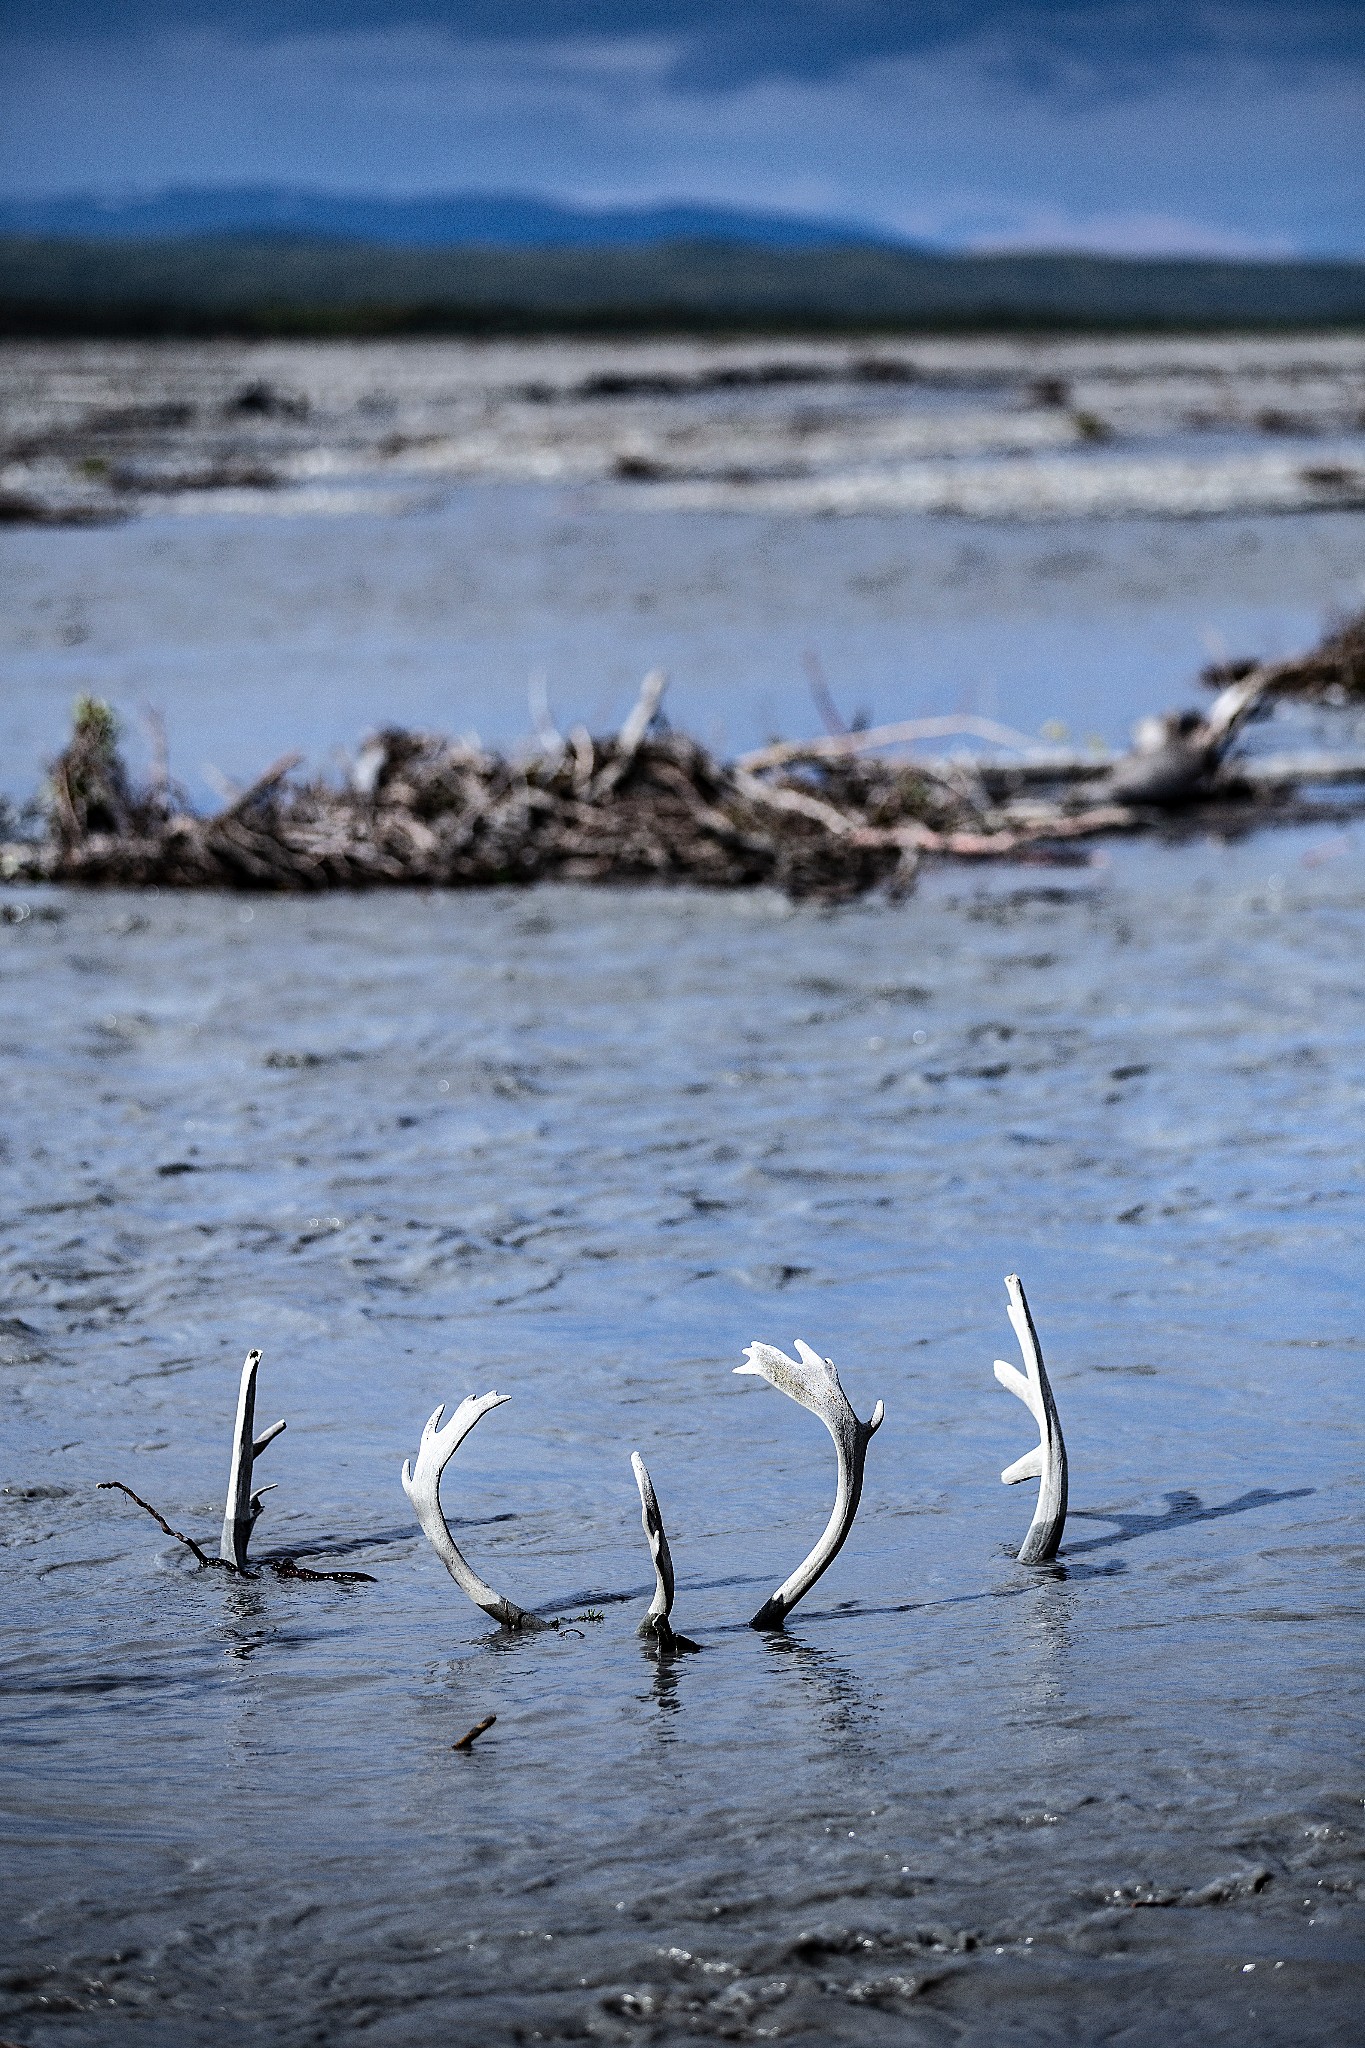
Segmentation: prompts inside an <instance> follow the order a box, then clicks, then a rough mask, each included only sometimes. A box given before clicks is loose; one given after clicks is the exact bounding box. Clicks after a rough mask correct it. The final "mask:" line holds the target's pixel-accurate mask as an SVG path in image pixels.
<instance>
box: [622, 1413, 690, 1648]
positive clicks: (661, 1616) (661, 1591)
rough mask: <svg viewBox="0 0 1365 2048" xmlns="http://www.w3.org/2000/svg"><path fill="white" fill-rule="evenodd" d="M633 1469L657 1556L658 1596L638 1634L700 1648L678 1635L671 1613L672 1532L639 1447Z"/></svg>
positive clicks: (669, 1645) (655, 1640) (666, 1644)
mask: <svg viewBox="0 0 1365 2048" xmlns="http://www.w3.org/2000/svg"><path fill="white" fill-rule="evenodd" d="M630 1463H631V1470H632V1471H633V1472H634V1474H635V1484H636V1485H637V1486H638V1487H639V1489H640V1520H641V1522H642V1523H643V1525H644V1532H645V1536H646V1539H647V1540H648V1543H649V1554H650V1556H651V1557H652V1558H653V1560H654V1598H653V1599H652V1600H651V1601H650V1603H649V1608H648V1611H647V1612H646V1614H645V1617H644V1619H643V1621H642V1622H641V1623H640V1626H639V1629H638V1631H637V1633H638V1634H640V1635H642V1636H644V1637H645V1638H646V1640H647V1641H651V1642H653V1643H655V1644H657V1646H658V1648H659V1649H660V1650H661V1651H668V1650H699V1649H700V1648H701V1645H700V1643H694V1642H692V1641H691V1640H690V1638H689V1637H687V1636H680V1635H678V1634H677V1633H676V1632H675V1631H674V1628H673V1624H672V1622H671V1621H670V1620H669V1616H670V1615H671V1614H672V1612H673V1558H672V1554H671V1552H670V1551H669V1548H668V1536H667V1534H666V1532H665V1530H664V1518H663V1511H662V1509H661V1508H660V1506H659V1498H658V1495H657V1494H656V1493H655V1491H654V1482H653V1480H652V1479H651V1478H650V1476H649V1468H648V1466H647V1465H646V1464H645V1461H644V1459H643V1458H642V1457H641V1456H640V1453H639V1452H638V1451H632V1452H631V1454H630Z"/></svg>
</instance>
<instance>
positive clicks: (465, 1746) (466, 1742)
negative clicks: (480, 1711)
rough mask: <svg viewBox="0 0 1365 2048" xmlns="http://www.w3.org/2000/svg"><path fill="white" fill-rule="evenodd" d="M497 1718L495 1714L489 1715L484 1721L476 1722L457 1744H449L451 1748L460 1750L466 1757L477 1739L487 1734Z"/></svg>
mask: <svg viewBox="0 0 1365 2048" xmlns="http://www.w3.org/2000/svg"><path fill="white" fill-rule="evenodd" d="M497 1718H498V1717H497V1715H496V1714H489V1715H488V1716H487V1718H486V1719H485V1720H482V1721H476V1722H475V1723H474V1726H473V1727H472V1728H471V1729H470V1731H469V1733H468V1734H467V1735H462V1736H461V1737H460V1739H459V1741H458V1742H452V1743H451V1745H450V1746H451V1748H452V1749H462V1750H464V1752H465V1754H466V1755H468V1753H469V1751H470V1750H471V1749H472V1748H473V1747H474V1744H475V1743H476V1742H477V1741H478V1739H479V1737H480V1736H481V1735H486V1734H487V1732H488V1730H489V1729H490V1728H491V1727H492V1726H493V1723H494V1722H495V1721H496V1720H497Z"/></svg>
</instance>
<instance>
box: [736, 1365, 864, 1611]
mask: <svg viewBox="0 0 1365 2048" xmlns="http://www.w3.org/2000/svg"><path fill="white" fill-rule="evenodd" d="M796 1348H797V1350H798V1352H799V1353H800V1354H801V1356H800V1361H799V1363H798V1361H797V1360H796V1359H795V1358H788V1356H787V1354H786V1352H785V1351H778V1350H777V1349H776V1347H775V1346H774V1345H772V1344H751V1345H750V1346H749V1348H748V1350H747V1351H746V1352H745V1354H744V1360H745V1362H744V1364H743V1365H737V1366H736V1367H735V1371H736V1372H740V1373H744V1372H751V1373H755V1374H757V1376H758V1378H759V1379H764V1380H767V1381H768V1383H769V1385H771V1386H774V1387H776V1388H777V1390H778V1392H779V1393H781V1394H790V1396H791V1398H792V1400H793V1401H799V1402H800V1403H801V1406H802V1407H803V1408H809V1409H810V1412H811V1414H812V1415H818V1416H819V1418H820V1420H821V1421H822V1422H823V1423H824V1425H825V1428H826V1429H827V1430H828V1431H829V1433H830V1435H831V1436H832V1437H833V1439H834V1448H835V1451H836V1453H837V1454H838V1459H839V1490H838V1492H837V1493H836V1494H835V1496H834V1509H833V1512H832V1513H831V1515H830V1518H829V1522H828V1524H827V1526H826V1528H825V1533H824V1535H823V1536H822V1537H821V1538H820V1541H819V1542H818V1543H817V1544H816V1546H815V1548H814V1550H812V1552H811V1554H810V1556H809V1557H808V1558H807V1559H806V1560H805V1562H804V1563H803V1564H800V1565H798V1566H797V1568H796V1570H795V1571H794V1572H793V1573H792V1575H791V1577H790V1578H789V1579H785V1580H784V1581H783V1583H782V1584H781V1585H780V1586H779V1587H778V1589H777V1591H776V1592H775V1593H774V1594H773V1595H772V1597H771V1598H770V1599H768V1600H765V1601H764V1603H763V1605H762V1606H761V1607H760V1608H759V1610H758V1613H757V1614H756V1615H755V1616H754V1618H753V1621H752V1622H751V1624H750V1626H751V1627H752V1628H781V1626H782V1624H783V1622H784V1621H785V1620H786V1618H787V1616H788V1615H789V1614H790V1613H791V1610H792V1608H793V1607H795V1605H796V1603H797V1601H798V1600H800V1599H802V1598H803V1597H804V1595H805V1594H807V1593H809V1591H810V1589H811V1587H812V1586H813V1585H814V1584H815V1582H816V1580H817V1579H818V1578H819V1576H820V1574H821V1573H822V1572H823V1571H824V1569H825V1567H826V1566H827V1565H830V1564H832V1563H833V1562H834V1559H835V1558H836V1557H837V1556H838V1555H839V1552H840V1550H841V1549H842V1548H843V1545H844V1539H845V1538H846V1537H847V1535H848V1532H849V1530H850V1529H851V1528H852V1527H853V1517H854V1516H855V1515H856V1514H857V1512H858V1502H859V1500H860V1498H861V1497H862V1491H863V1463H864V1460H865V1459H866V1457H867V1447H868V1445H869V1443H871V1441H872V1438H873V1437H874V1436H875V1434H876V1432H877V1431H878V1430H879V1429H880V1428H881V1426H882V1418H883V1416H884V1415H885V1413H886V1410H885V1409H884V1408H883V1407H882V1404H881V1402H880V1401H878V1403H877V1405H876V1407H875V1408H874V1409H873V1411H872V1419H871V1421H870V1422H859V1420H858V1418H857V1416H856V1415H855V1414H854V1412H853V1410H852V1408H851V1407H850V1406H849V1400H848V1396H847V1394H845V1392H844V1390H843V1388H842V1387H841V1386H840V1384H839V1375H838V1373H837V1372H836V1370H835V1367H834V1360H833V1359H832V1358H821V1356H820V1354H819V1352H818V1351H812V1350H811V1348H810V1345H809V1344H803V1343H802V1342H801V1339H800V1338H799V1337H798V1338H797V1340H796Z"/></svg>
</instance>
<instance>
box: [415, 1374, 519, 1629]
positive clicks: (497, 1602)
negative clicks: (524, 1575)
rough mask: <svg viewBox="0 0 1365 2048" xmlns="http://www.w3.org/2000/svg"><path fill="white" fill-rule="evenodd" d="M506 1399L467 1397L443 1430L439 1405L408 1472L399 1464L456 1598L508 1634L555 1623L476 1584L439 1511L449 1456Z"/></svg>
mask: <svg viewBox="0 0 1365 2048" xmlns="http://www.w3.org/2000/svg"><path fill="white" fill-rule="evenodd" d="M511 1398H512V1397H511V1395H510V1394H494V1393H488V1394H480V1395H478V1396H477V1397H476V1396H475V1395H473V1394H471V1395H469V1397H468V1399H466V1400H464V1401H461V1403H460V1405H459V1407H458V1408H457V1409H456V1410H455V1413H454V1414H453V1415H452V1416H451V1418H450V1420H449V1422H447V1423H446V1424H445V1426H444V1427H442V1425H441V1417H442V1416H443V1415H444V1414H445V1411H446V1404H445V1402H444V1401H442V1403H441V1405H440V1407H439V1408H437V1409H436V1410H435V1412H434V1413H433V1415H432V1416H431V1419H430V1420H429V1421H428V1423H427V1426H426V1428H425V1429H424V1430H423V1431H422V1442H421V1445H420V1446H419V1448H418V1452H417V1464H416V1468H415V1469H414V1467H413V1465H412V1464H411V1462H410V1461H409V1460H407V1459H405V1460H404V1463H403V1491H404V1493H405V1494H406V1495H407V1497H408V1499H409V1500H410V1501H411V1502H412V1505H413V1507H414V1508H415V1510H416V1512H417V1519H418V1521H419V1522H420V1523H421V1525H422V1533H423V1535H424V1536H425V1537H426V1539H427V1542H428V1543H429V1544H430V1545H431V1547H432V1549H433V1550H434V1551H435V1552H436V1555H437V1556H438V1557H439V1558H440V1560H441V1563H442V1564H443V1565H444V1566H445V1568H446V1570H447V1571H448V1572H449V1573H450V1576H451V1578H452V1579H454V1581H455V1583H456V1585H457V1586H458V1587H459V1589H460V1591H461V1592H462V1593H467V1594H468V1596H469V1598H470V1599H471V1600H472V1601H473V1602H474V1605H475V1606H476V1607H481V1608H482V1609H483V1611H484V1613H485V1614H487V1615H491V1617H492V1618H493V1620H494V1621H497V1622H500V1623H501V1624H502V1626H503V1627H504V1628H508V1629H537V1628H550V1627H553V1626H554V1625H555V1624H553V1623H551V1622H548V1621H542V1620H541V1618H540V1616H539V1615H538V1614H528V1613H527V1612H526V1609H525V1608H524V1607H518V1606H517V1604H516V1602H515V1600H506V1599H504V1598H503V1596H502V1594H501V1593H495V1592H494V1590H493V1588H492V1587H491V1586H490V1585H488V1584H486V1583H485V1581H484V1580H483V1579H481V1578H480V1577H479V1575H478V1573H477V1572H476V1571H475V1570H473V1568H472V1567H471V1566H470V1565H468V1564H467V1563H466V1562H465V1560H464V1558H463V1557H462V1556H461V1555H460V1552H459V1550H458V1549H457V1547H456V1544H455V1539H454V1537H453V1536H452V1535H451V1533H450V1530H449V1527H448V1526H447V1523H446V1518H445V1516H444V1514H443V1513H442V1512H441V1474H442V1473H443V1472H444V1471H445V1468H446V1466H447V1465H448V1464H449V1463H450V1460H451V1459H452V1458H453V1457H454V1455H455V1453H456V1451H457V1450H458V1449H459V1448H460V1445H461V1444H462V1443H463V1442H464V1440H465V1438H466V1437H467V1436H468V1435H469V1432H470V1430H471V1429H472V1428H473V1427H474V1424H475V1423H476V1422H477V1421H478V1420H479V1417H480V1416H481V1415H487V1413H488V1411H489V1409H490V1408H501V1406H502V1404H503V1402H504V1401H510V1399H511Z"/></svg>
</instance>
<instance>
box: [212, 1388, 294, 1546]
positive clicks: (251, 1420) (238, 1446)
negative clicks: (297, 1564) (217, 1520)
mask: <svg viewBox="0 0 1365 2048" xmlns="http://www.w3.org/2000/svg"><path fill="white" fill-rule="evenodd" d="M260 1363H261V1354H260V1352H259V1351H248V1353H247V1355H246V1361H245V1363H244V1364H243V1366H242V1377H241V1382H240V1384H239V1386H238V1389H237V1420H236V1423H235V1425H234V1428H233V1433H232V1464H231V1467H230V1468H229V1471H228V1489H227V1504H226V1506H225V1507H224V1509H223V1533H222V1536H221V1537H220V1539H219V1543H218V1555H219V1556H220V1557H221V1558H222V1560H223V1562H224V1564H230V1565H233V1566H235V1568H236V1569H237V1570H238V1571H239V1572H244V1571H245V1570H246V1553H247V1545H248V1544H249V1543H250V1541H251V1532H252V1530H253V1529H254V1527H255V1526H256V1521H257V1518H258V1516H259V1515H260V1512H261V1502H260V1495H261V1493H263V1492H264V1493H269V1492H271V1491H272V1489H271V1488H270V1487H262V1488H259V1489H257V1490H255V1491H253V1489H252V1484H251V1475H252V1467H253V1465H254V1464H255V1462H256V1459H257V1458H258V1457H259V1456H260V1454H261V1452H262V1451H263V1450H265V1448H266V1446H267V1445H268V1444H272V1443H274V1441H275V1438H276V1437H277V1436H278V1435H279V1434H280V1431H281V1430H282V1429H283V1428H284V1426H285V1425H284V1424H283V1422H272V1423H271V1425H270V1427H269V1429H267V1430H264V1431H262V1433H261V1435H260V1436H259V1437H258V1436H257V1435H256V1434H255V1430H256V1373H257V1369H258V1367H259V1366H260Z"/></svg>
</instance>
